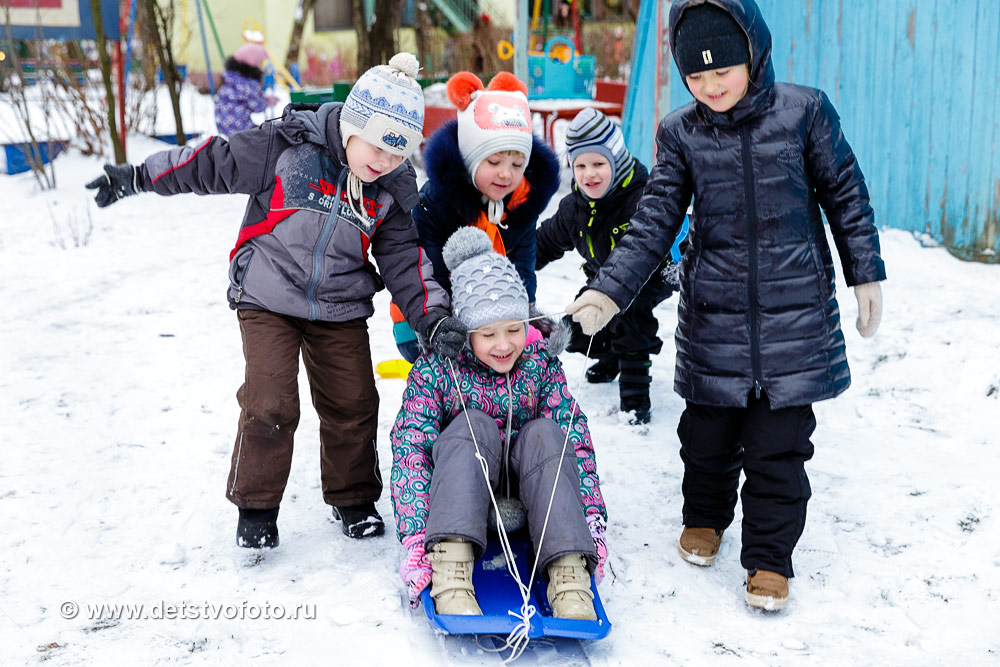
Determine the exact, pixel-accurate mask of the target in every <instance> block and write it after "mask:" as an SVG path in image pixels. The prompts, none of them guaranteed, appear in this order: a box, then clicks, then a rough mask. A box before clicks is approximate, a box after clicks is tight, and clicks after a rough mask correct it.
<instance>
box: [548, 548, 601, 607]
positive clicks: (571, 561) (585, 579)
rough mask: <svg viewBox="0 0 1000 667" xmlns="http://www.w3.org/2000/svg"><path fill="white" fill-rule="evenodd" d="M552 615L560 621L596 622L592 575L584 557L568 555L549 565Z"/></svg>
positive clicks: (549, 592) (549, 591)
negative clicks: (574, 619) (591, 583)
mask: <svg viewBox="0 0 1000 667" xmlns="http://www.w3.org/2000/svg"><path fill="white" fill-rule="evenodd" d="M546 593H547V594H548V597H549V606H550V607H552V615H553V616H555V617H556V618H579V619H582V620H585V621H596V620H597V612H596V611H595V610H594V594H593V593H592V592H591V590H590V572H589V571H588V570H587V559H586V558H584V556H583V555H582V554H566V555H565V556H560V557H559V558H556V559H555V560H554V561H552V562H551V563H550V564H549V587H548V589H547V590H546Z"/></svg>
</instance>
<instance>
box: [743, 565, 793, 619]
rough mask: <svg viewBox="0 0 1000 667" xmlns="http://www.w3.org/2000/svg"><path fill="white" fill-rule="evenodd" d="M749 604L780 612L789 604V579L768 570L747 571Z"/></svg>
mask: <svg viewBox="0 0 1000 667" xmlns="http://www.w3.org/2000/svg"><path fill="white" fill-rule="evenodd" d="M747 604H748V605H750V606H751V607H758V608H760V609H766V610H767V611H778V610H779V609H784V608H785V605H787V604H788V578H787V577H785V576H784V575H780V574H778V573H777V572H768V571H767V570H747Z"/></svg>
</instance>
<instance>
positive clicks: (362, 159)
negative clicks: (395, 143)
mask: <svg viewBox="0 0 1000 667" xmlns="http://www.w3.org/2000/svg"><path fill="white" fill-rule="evenodd" d="M344 151H345V152H346V153H347V166H348V167H350V169H351V171H353V172H354V175H355V176H357V177H358V178H360V179H361V180H362V181H364V182H365V183H371V182H372V181H374V180H375V179H376V178H378V177H380V176H384V175H385V174H388V173H389V172H390V171H392V170H393V169H395V168H396V167H398V166H399V165H401V164H403V159H404V158H403V156H402V155H396V154H395V153H390V152H388V151H384V150H382V149H381V148H379V147H378V146H375V145H373V144H370V143H368V142H367V141H365V140H364V139H362V138H361V137H359V136H357V135H353V136H352V137H351V138H350V139H348V140H347V148H345V149H344Z"/></svg>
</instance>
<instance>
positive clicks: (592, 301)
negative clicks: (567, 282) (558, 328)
mask: <svg viewBox="0 0 1000 667" xmlns="http://www.w3.org/2000/svg"><path fill="white" fill-rule="evenodd" d="M619 310H621V309H620V308H618V306H616V305H615V302H614V301H612V300H611V298H610V297H609V296H607V295H606V294H604V293H602V292H598V291H597V290H593V289H589V290H587V291H586V292H584V293H583V294H581V295H580V296H579V297H578V298H577V300H576V301H574V302H573V303H571V304H569V305H568V306H566V312H567V313H569V314H570V315H572V316H573V320H574V321H576V322H578V323H579V324H580V328H581V329H583V333H584V334H585V335H587V336H593V335H594V334H595V333H597V332H598V331H600V330H601V329H603V328H604V327H605V326H606V325H607V323H608V322H610V321H611V318H612V317H614V316H615V315H617V314H618V311H619Z"/></svg>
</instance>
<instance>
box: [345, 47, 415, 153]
mask: <svg viewBox="0 0 1000 667" xmlns="http://www.w3.org/2000/svg"><path fill="white" fill-rule="evenodd" d="M419 70H420V63H419V62H418V61H417V58H416V56H414V55H413V54H412V53H405V52H404V53H397V54H396V55H394V56H393V57H392V58H391V59H390V60H389V64H388V65H378V66H376V67H372V68H371V69H370V70H368V71H367V72H365V73H364V74H362V75H361V77H360V78H359V79H358V81H357V83H355V84H354V87H353V88H351V92H350V94H348V96H347V99H346V100H344V107H343V109H341V111H340V135H341V138H342V139H343V142H344V148H347V140H348V139H350V138H351V137H353V136H355V135H357V136H359V137H361V138H362V139H364V140H365V141H367V142H368V143H370V144H372V145H373V146H378V147H379V148H381V149H382V150H385V151H388V152H390V153H393V154H395V155H402V156H403V157H409V156H410V155H412V154H413V152H414V151H415V150H417V148H418V147H419V146H420V142H421V140H422V139H423V136H424V135H423V133H424V92H423V90H421V88H420V84H418V83H417V80H416V78H415V77H416V76H417V72H418V71H419Z"/></svg>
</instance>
